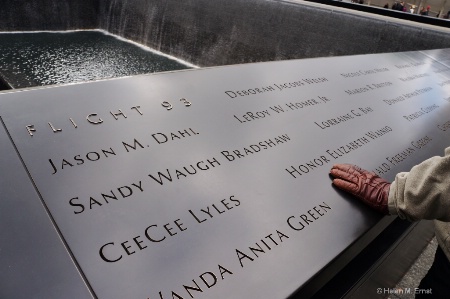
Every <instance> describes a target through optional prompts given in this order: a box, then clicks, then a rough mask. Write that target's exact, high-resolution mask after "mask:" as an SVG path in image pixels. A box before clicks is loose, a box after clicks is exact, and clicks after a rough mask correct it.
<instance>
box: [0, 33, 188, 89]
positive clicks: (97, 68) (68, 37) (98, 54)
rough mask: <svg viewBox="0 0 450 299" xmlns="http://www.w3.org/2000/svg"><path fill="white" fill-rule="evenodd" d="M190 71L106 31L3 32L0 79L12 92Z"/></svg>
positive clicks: (0, 52) (184, 66)
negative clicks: (184, 70)
mask: <svg viewBox="0 0 450 299" xmlns="http://www.w3.org/2000/svg"><path fill="white" fill-rule="evenodd" d="M191 67H192V66H189V65H188V64H186V63H183V62H182V61H180V60H176V59H175V58H173V59H171V58H169V57H167V56H164V55H159V54H157V53H155V52H152V51H151V50H150V49H146V48H145V47H142V46H138V45H136V44H134V43H130V42H126V41H124V40H122V39H120V38H117V37H115V36H112V35H109V34H105V33H103V32H101V31H75V32H55V33H53V32H52V33H49V32H38V33H3V34H0V77H1V78H3V80H4V81H6V83H7V84H9V85H10V86H11V87H12V88H24V87H32V86H42V85H50V84H64V83H78V82H85V81H91V80H97V79H106V78H114V77H123V76H131V75H137V74H147V73H154V72H164V71H172V70H182V69H188V68H191ZM4 83H5V82H4ZM3 85H5V84H3ZM0 88H1V87H0ZM3 89H5V88H3Z"/></svg>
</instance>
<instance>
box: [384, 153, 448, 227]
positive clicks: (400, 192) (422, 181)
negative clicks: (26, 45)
mask: <svg viewBox="0 0 450 299" xmlns="http://www.w3.org/2000/svg"><path fill="white" fill-rule="evenodd" d="M388 207H389V213H390V214H393V215H398V216H399V217H400V218H402V219H408V220H410V221H416V220H420V219H430V220H431V219H437V220H441V221H446V222H448V221H450V147H448V148H446V149H445V156H444V157H432V158H430V159H428V160H425V161H424V162H422V163H420V164H419V165H416V166H414V167H413V168H412V169H411V171H410V172H401V173H398V174H397V175H396V177H395V180H394V182H393V183H392V184H391V187H390V191H389V200H388Z"/></svg>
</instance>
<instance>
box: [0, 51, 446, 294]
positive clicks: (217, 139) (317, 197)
mask: <svg viewBox="0 0 450 299" xmlns="http://www.w3.org/2000/svg"><path fill="white" fill-rule="evenodd" d="M437 55H439V56H440V57H448V56H449V50H440V51H428V52H426V55H425V54H424V53H421V52H417V53H394V54H380V55H367V56H347V57H339V58H324V59H311V60H293V61H281V62H271V63H259V64H249V65H239V66H230V67H224V68H211V69H201V70H194V71H187V72H173V73H165V74H159V75H154V76H135V77H130V78H122V79H115V80H106V81H99V82H93V83H88V84H78V85H69V86H61V87H53V88H45V89H36V90H26V91H23V92H13V93H7V94H1V95H0V99H1V100H0V111H1V112H0V113H1V117H2V119H3V121H4V123H5V127H6V129H7V130H8V132H9V134H10V135H11V138H12V141H13V142H14V144H15V145H16V147H17V149H18V152H19V154H20V155H21V157H22V158H23V161H24V164H25V166H26V168H27V170H28V171H29V173H30V175H31V177H32V179H33V181H34V182H35V184H36V187H37V189H38V190H39V192H40V194H41V195H42V198H43V200H44V201H45V204H46V205H47V206H48V209H49V211H50V213H51V215H52V216H53V217H54V219H55V222H56V224H57V225H58V228H59V229H60V231H61V233H62V235H63V236H64V238H65V239H66V240H67V244H68V246H69V249H70V250H71V252H72V253H73V256H74V257H75V258H76V260H77V262H78V263H79V265H80V268H81V269H82V271H83V273H84V274H85V275H86V278H87V280H88V281H89V284H90V285H91V286H92V289H93V290H94V292H95V295H96V296H98V297H99V298H171V297H175V298H190V297H191V295H192V296H195V298H285V297H287V296H289V295H290V294H291V293H292V292H294V291H295V290H296V289H297V288H298V287H300V286H301V285H303V284H304V283H305V282H307V281H308V280H310V279H311V278H312V277H313V276H314V275H315V274H316V273H317V272H319V271H320V270H321V269H323V268H324V267H325V266H326V265H327V264H329V263H330V261H332V260H333V259H334V258H335V257H336V256H338V255H339V254H340V253H341V252H342V251H343V250H345V249H346V248H347V247H348V246H349V245H350V244H352V243H353V242H354V241H355V240H357V239H358V238H360V237H361V235H363V234H364V233H365V232H366V231H367V230H368V229H369V228H371V227H372V226H373V225H375V224H376V223H377V221H378V220H379V215H377V214H376V213H375V212H373V211H371V210H370V209H369V208H367V207H365V206H364V205H363V204H362V203H360V202H358V201H355V200H354V199H353V198H350V197H349V196H348V195H346V194H343V193H342V192H340V191H337V190H335V189H334V188H332V187H331V186H330V185H331V181H330V178H329V176H328V173H329V169H330V167H331V165H332V164H334V163H339V162H349V163H355V164H358V165H360V166H361V167H363V168H366V169H369V170H372V171H374V172H376V173H378V174H380V175H382V176H383V177H384V178H386V179H388V180H392V179H393V177H394V175H395V174H396V173H397V172H400V171H405V170H408V169H409V168H411V167H412V166H413V165H415V164H417V163H418V162H421V161H423V160H424V159H426V158H428V157H430V156H432V155H442V154H443V149H444V148H445V147H446V146H448V144H449V143H450V135H449V131H448V130H445V131H444V130H442V129H441V128H443V127H444V125H443V124H446V123H447V122H448V121H450V120H449V118H448V115H449V113H450V104H449V101H448V100H447V99H448V98H449V97H450V91H449V90H448V89H447V88H446V85H445V84H444V83H445V82H447V81H448V80H449V79H450V77H449V76H450V72H445V71H443V69H444V68H447V69H448V67H447V66H446V65H444V64H442V63H440V62H439V61H436V60H435V59H434V58H433V57H437ZM378 70H383V71H381V72H379V71H378ZM348 74H352V75H348ZM419 74H427V75H426V76H422V75H420V76H419ZM405 78H408V79H407V80H402V79H405ZM409 78H410V79H409ZM269 87H270V88H269ZM258 90H259V91H261V92H258ZM62 95H64V98H63V99H64V100H61V98H62ZM400 97H401V98H403V100H395V99H399V98H400ZM130 99H132V102H130ZM164 99H166V100H167V101H165V102H163V104H161V102H162V101H163V100H164ZM179 99H189V100H186V101H184V100H181V101H179ZM189 104H192V105H189ZM130 106H131V108H130ZM127 107H128V108H127ZM134 108H136V109H134ZM169 108H170V111H168V109H169ZM187 108H188V109H187ZM19 111H20V113H18V112H19ZM92 111H96V113H92ZM124 113H125V114H126V116H127V118H125V117H124ZM109 114H111V115H112V116H107V115H109ZM86 115H87V117H86ZM85 117H86V119H87V121H81V120H80V119H83V118H85ZM100 117H101V118H100ZM77 120H80V121H77ZM49 122H50V123H51V124H52V125H51V126H50V127H51V128H50V129H49V127H48V123H49ZM74 123H75V124H77V127H75V126H74ZM98 124H101V125H98ZM438 125H440V126H441V128H439V127H438ZM31 134H32V136H30V135H31ZM367 157H370V159H368V158H367ZM12 173H13V170H12ZM274 277H275V278H274Z"/></svg>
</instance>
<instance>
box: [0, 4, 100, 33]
mask: <svg viewBox="0 0 450 299" xmlns="http://www.w3.org/2000/svg"><path fill="white" fill-rule="evenodd" d="M98 8H99V3H98V0H10V1H6V0H3V1H2V4H1V8H0V31H31V30H69V29H94V28H97V27H98V25H97V24H98V22H97V18H98V16H99V11H98Z"/></svg>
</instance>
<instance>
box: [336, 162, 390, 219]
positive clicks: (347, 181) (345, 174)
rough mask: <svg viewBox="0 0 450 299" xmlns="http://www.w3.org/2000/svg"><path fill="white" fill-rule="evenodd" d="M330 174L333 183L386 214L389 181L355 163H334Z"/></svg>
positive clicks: (387, 212)
mask: <svg viewBox="0 0 450 299" xmlns="http://www.w3.org/2000/svg"><path fill="white" fill-rule="evenodd" d="M330 174H331V175H332V176H333V177H335V179H334V180H333V184H334V185H335V186H336V187H338V188H339V189H342V190H344V191H346V192H349V193H351V194H353V195H354V196H356V197H358V198H359V199H361V200H362V201H363V202H365V203H366V204H368V205H369V206H370V207H372V208H373V209H375V210H377V211H379V212H381V213H383V214H386V215H388V214H389V211H388V197H389V187H390V186H391V183H389V182H387V181H386V180H384V179H382V178H380V177H379V176H377V175H376V174H374V173H372V172H369V171H367V170H364V169H362V168H360V167H358V166H356V165H351V164H336V165H334V166H333V167H332V168H331V171H330Z"/></svg>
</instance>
